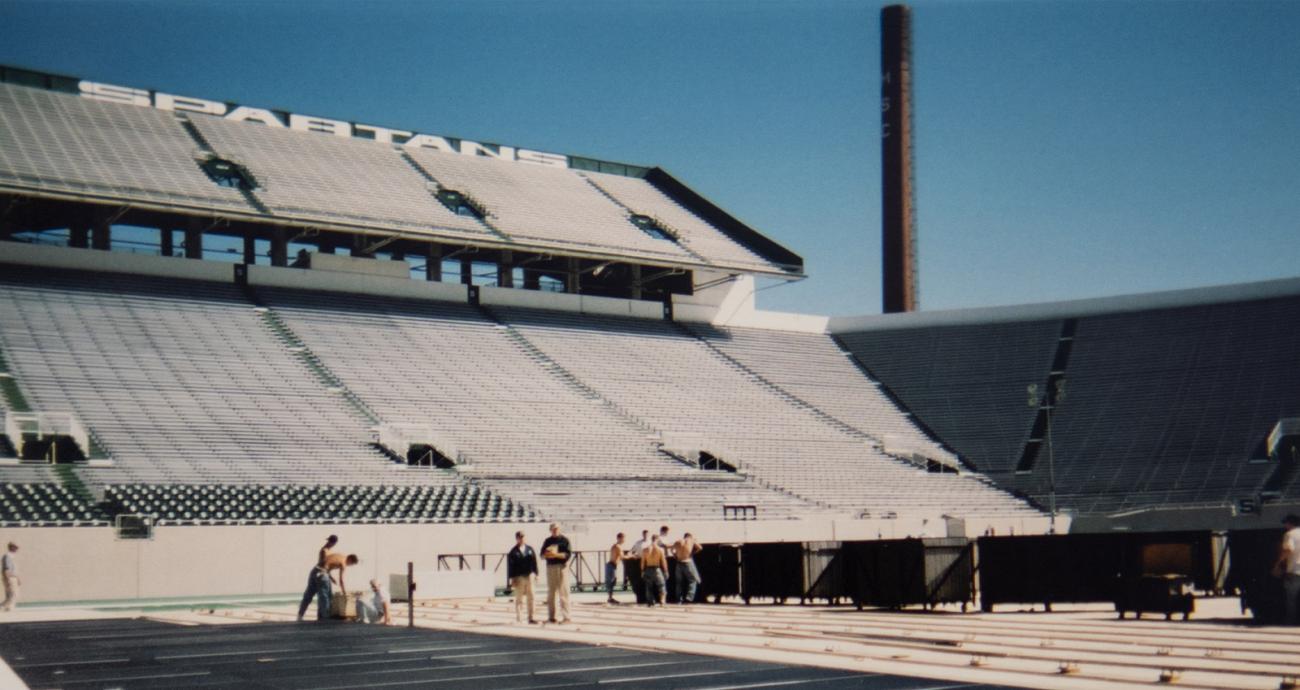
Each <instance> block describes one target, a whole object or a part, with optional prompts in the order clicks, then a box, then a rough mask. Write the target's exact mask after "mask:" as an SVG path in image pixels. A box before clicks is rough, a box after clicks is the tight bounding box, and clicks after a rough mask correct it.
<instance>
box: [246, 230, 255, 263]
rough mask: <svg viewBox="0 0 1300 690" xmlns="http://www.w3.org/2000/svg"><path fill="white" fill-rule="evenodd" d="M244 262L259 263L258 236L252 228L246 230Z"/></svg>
mask: <svg viewBox="0 0 1300 690" xmlns="http://www.w3.org/2000/svg"><path fill="white" fill-rule="evenodd" d="M244 263H245V264H255V263H257V236H256V235H254V234H253V231H252V230H245V231H244Z"/></svg>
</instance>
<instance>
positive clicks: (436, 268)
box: [424, 243, 442, 283]
mask: <svg viewBox="0 0 1300 690" xmlns="http://www.w3.org/2000/svg"><path fill="white" fill-rule="evenodd" d="M424 279H425V280H427V281H430V282H435V283H436V282H438V281H440V280H442V247H439V246H438V245H436V244H433V243H430V244H429V245H428V246H427V247H426V248H425V252H424Z"/></svg>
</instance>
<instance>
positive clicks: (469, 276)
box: [460, 256, 474, 285]
mask: <svg viewBox="0 0 1300 690" xmlns="http://www.w3.org/2000/svg"><path fill="white" fill-rule="evenodd" d="M460 284H461V285H473V284H474V262H473V261H471V260H470V258H469V257H468V256H462V257H460Z"/></svg>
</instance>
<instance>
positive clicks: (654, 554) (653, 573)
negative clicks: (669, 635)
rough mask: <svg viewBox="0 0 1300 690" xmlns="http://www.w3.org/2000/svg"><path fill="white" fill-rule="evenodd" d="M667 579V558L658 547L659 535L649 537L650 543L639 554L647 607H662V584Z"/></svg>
mask: <svg viewBox="0 0 1300 690" xmlns="http://www.w3.org/2000/svg"><path fill="white" fill-rule="evenodd" d="M667 578H668V556H667V555H666V554H665V553H664V550H663V549H662V548H660V546H659V535H657V534H652V535H650V543H649V544H646V547H645V551H643V552H642V553H641V579H642V580H644V581H645V601H646V605H647V606H654V605H655V604H659V605H660V606H663V596H664V583H665V582H666V581H667Z"/></svg>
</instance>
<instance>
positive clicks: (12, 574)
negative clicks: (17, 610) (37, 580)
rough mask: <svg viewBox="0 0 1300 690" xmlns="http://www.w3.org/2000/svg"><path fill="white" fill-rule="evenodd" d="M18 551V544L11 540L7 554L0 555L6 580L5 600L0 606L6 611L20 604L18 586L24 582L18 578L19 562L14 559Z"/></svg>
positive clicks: (1, 570)
mask: <svg viewBox="0 0 1300 690" xmlns="http://www.w3.org/2000/svg"><path fill="white" fill-rule="evenodd" d="M16 553H18V545H17V544H15V543H13V542H9V549H8V550H7V551H5V555H4V556H3V557H0V574H3V576H4V581H5V600H4V603H3V604H0V608H3V609H4V610H5V611H12V610H14V606H15V605H17V604H18V588H19V587H21V586H22V584H23V582H22V580H21V579H19V578H18V563H17V562H16V561H15V560H14V554H16Z"/></svg>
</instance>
